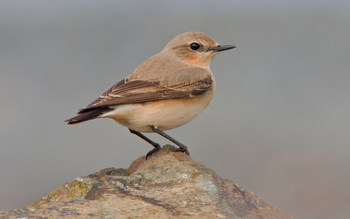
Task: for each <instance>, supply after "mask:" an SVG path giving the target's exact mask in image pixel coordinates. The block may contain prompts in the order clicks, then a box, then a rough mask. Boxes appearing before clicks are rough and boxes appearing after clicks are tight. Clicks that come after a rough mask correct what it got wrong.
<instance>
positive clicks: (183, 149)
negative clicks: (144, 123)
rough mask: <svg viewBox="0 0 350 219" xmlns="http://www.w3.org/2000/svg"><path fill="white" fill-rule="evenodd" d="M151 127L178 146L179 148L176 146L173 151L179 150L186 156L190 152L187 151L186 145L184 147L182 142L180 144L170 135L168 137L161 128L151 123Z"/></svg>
mask: <svg viewBox="0 0 350 219" xmlns="http://www.w3.org/2000/svg"><path fill="white" fill-rule="evenodd" d="M151 129H152V130H153V131H154V132H155V133H157V134H159V135H161V136H163V137H164V138H166V139H168V140H169V141H172V142H174V143H175V144H176V145H177V146H179V148H176V149H174V150H173V151H181V152H184V153H185V154H187V155H188V156H190V152H188V150H187V147H186V146H185V145H184V144H182V143H180V142H178V141H176V140H175V139H173V138H172V137H170V136H169V135H167V134H166V133H165V132H163V131H162V130H160V129H158V128H157V127H156V126H154V125H151Z"/></svg>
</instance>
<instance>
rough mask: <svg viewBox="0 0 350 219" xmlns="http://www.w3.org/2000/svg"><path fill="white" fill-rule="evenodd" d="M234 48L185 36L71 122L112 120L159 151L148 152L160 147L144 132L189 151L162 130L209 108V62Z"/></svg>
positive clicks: (194, 34)
mask: <svg viewBox="0 0 350 219" xmlns="http://www.w3.org/2000/svg"><path fill="white" fill-rule="evenodd" d="M232 48H234V46H222V45H219V44H218V43H217V42H215V41H214V40H213V39H212V38H211V37H209V36H208V35H206V34H204V33H200V32H188V33H183V34H180V35H178V36H176V37H175V38H174V39H173V40H171V41H170V42H169V43H168V44H167V45H166V46H165V48H164V49H163V50H162V51H161V52H160V53H158V54H156V55H154V56H152V57H150V58H149V59H147V60H146V61H144V62H143V63H142V64H140V65H139V66H138V67H137V68H136V69H135V70H134V71H133V72H132V73H131V74H130V75H128V76H127V77H126V78H125V79H123V80H122V81H120V82H118V83H117V84H115V85H114V86H112V87H111V88H110V89H108V90H107V91H106V92H105V93H103V94H102V95H101V96H100V97H99V98H97V99H96V100H95V101H93V102H92V103H91V104H89V105H88V106H86V107H84V108H82V109H80V110H79V111H78V116H76V117H73V118H71V119H68V120H66V122H67V123H68V124H76V123H80V122H84V121H87V120H91V119H95V118H111V119H113V120H115V121H116V122H118V123H119V124H121V125H124V126H126V127H128V128H129V129H130V131H131V132H132V133H133V134H137V135H138V136H140V137H141V138H143V139H145V140H146V141H148V142H149V143H151V144H152V145H153V146H154V147H155V149H154V150H152V151H151V152H150V153H149V154H148V155H150V154H151V153H153V152H154V151H156V150H158V149H159V148H160V146H159V145H158V144H157V143H155V142H152V141H151V140H149V139H148V138H146V137H145V136H143V135H142V134H141V133H139V132H157V133H158V134H161V135H163V136H164V137H166V138H168V139H169V140H171V141H173V142H174V143H176V144H177V145H178V146H179V147H180V149H179V150H180V151H183V152H186V153H188V151H187V149H186V147H185V146H184V145H182V144H181V143H179V142H177V141H176V140H175V139H172V138H171V137H170V136H168V135H166V134H165V133H164V132H163V131H165V130H169V129H173V128H177V127H179V126H182V125H184V124H186V123H187V122H189V121H191V120H192V119H193V118H195V117H196V116H197V115H198V114H199V113H200V112H201V111H203V110H204V109H205V108H206V107H207V106H208V104H209V103H210V101H211V99H212V98H213V94H214V90H215V79H214V76H213V74H212V72H211V71H210V67H209V66H210V62H211V61H212V59H213V58H214V56H215V55H216V54H217V53H218V52H220V51H223V50H228V49H232Z"/></svg>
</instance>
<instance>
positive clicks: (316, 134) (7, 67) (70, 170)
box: [0, 0, 350, 218]
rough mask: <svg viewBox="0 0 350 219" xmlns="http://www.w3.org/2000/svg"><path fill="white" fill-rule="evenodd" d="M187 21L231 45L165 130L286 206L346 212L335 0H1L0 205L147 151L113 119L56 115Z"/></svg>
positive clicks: (307, 214)
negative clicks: (204, 104)
mask: <svg viewBox="0 0 350 219" xmlns="http://www.w3.org/2000/svg"><path fill="white" fill-rule="evenodd" d="M186 31H201V32H205V33H207V34H209V35H210V36H212V37H213V38H214V39H215V40H216V41H218V42H219V43H222V44H234V45H236V46H237V48H235V49H234V50H230V51H227V52H223V53H221V54H219V55H218V56H217V57H216V58H215V60H214V61H213V63H212V65H211V69H212V71H213V72H214V74H215V76H216V80H217V89H216V93H215V97H214V100H213V101H212V103H211V105H210V106H209V108H208V109H207V110H205V111H204V112H203V113H202V114H201V115H200V116H199V117H197V118H196V119H195V120H193V121H192V122H191V123H189V124H187V125H185V126H183V127H181V128H178V129H175V130H172V131H169V132H168V133H169V134H170V135H171V136H173V137H174V138H176V139H178V140H179V141H181V142H183V143H185V144H186V145H188V146H189V149H190V152H191V155H192V158H193V159H194V160H197V161H199V162H201V163H203V164H204V165H206V166H208V167H209V168H211V169H213V170H214V171H216V172H217V174H218V175H219V176H221V177H223V178H226V179H229V180H233V181H235V182H237V183H239V184H240V185H241V186H242V187H243V188H246V189H249V190H251V191H252V192H254V193H256V194H258V195H259V196H260V197H261V198H262V199H264V200H266V201H268V202H270V203H272V204H274V205H276V206H278V207H279V208H281V209H283V210H284V211H286V212H288V213H290V214H292V215H294V216H295V217H297V218H347V217H348V215H349V214H350V210H349V209H350V189H349V184H350V171H349V166H350V147H349V146H350V138H349V136H350V135H349V132H350V86H349V82H350V71H349V70H350V60H349V57H350V1H346V0H343V1H342V0H335V1H322V0H321V1H320V0H317V1H316V0H309V1H301V0H296V1H277V0H266V1H259V0H252V1H243V0H241V1H221V0H217V1H199V0H196V1H183V0H180V1H162V0H153V1H147V2H146V1H90V0H84V1H83V0H77V1H68V0H60V1H45V0H33V1H13V0H11V1H10V0H8V1H6V0H5V1H1V6H0V102H1V107H0V121H1V122H0V176H1V177H0V210H8V209H13V208H21V207H23V206H25V205H27V204H29V203H31V202H33V201H35V200H37V199H39V198H41V197H42V196H44V195H46V194H47V193H49V192H50V191H52V190H53V189H55V188H57V187H58V186H60V185H62V184H63V183H65V182H69V181H71V180H73V179H74V178H75V177H78V176H85V175H88V174H90V173H93V172H95V171H98V170H100V169H102V168H106V167H117V168H119V167H123V168H126V167H128V165H129V164H130V163H131V162H132V161H133V160H135V159H136V158H138V157H139V156H141V155H145V154H146V153H147V152H148V151H149V150H150V149H151V147H150V145H148V144H147V143H146V142H144V141H143V140H141V139H140V138H138V137H136V136H133V135H132V134H129V131H128V129H127V128H125V127H122V126H119V125H117V124H115V123H114V122H113V121H112V120H103V119H101V120H95V121H91V122H88V123H83V124H80V125H77V126H67V125H66V124H65V123H64V122H63V121H64V120H65V119H67V118H70V117H72V116H74V115H75V112H74V110H75V109H77V108H80V107H83V106H85V105H86V104H88V103H90V102H91V101H92V100H94V99H95V98H97V97H98V96H99V95H100V94H101V93H102V92H104V91H105V90H106V89H108V88H109V87H110V86H112V85H113V84H114V83H115V82H117V81H119V80H120V79H122V78H124V77H125V76H126V75H127V74H129V73H130V72H132V71H133V69H134V68H135V67H137V65H139V64H140V63H141V62H142V61H144V60H145V59H146V58H148V57H149V56H151V55H153V54H155V53H157V52H159V51H160V50H161V49H162V48H163V47H164V46H165V45H166V44H167V43H168V41H169V40H171V39H172V38H173V37H174V36H176V35H177V34H179V33H182V32H186ZM148 136H149V137H150V138H152V139H154V140H156V141H158V142H159V143H161V144H167V143H169V142H168V141H166V140H164V139H163V138H159V137H158V136H156V135H155V134H148Z"/></svg>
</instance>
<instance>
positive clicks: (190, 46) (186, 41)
mask: <svg viewBox="0 0 350 219" xmlns="http://www.w3.org/2000/svg"><path fill="white" fill-rule="evenodd" d="M233 48H235V46H233V45H220V44H219V43H217V42H216V41H215V40H214V39H213V38H211V37H210V36H208V35H207V34H205V33H201V32H186V33H182V34H180V35H178V36H176V37H175V38H174V39H172V40H171V41H170V42H169V43H168V44H167V45H166V46H165V48H164V49H163V52H168V53H170V54H172V55H174V56H176V57H177V58H179V59H181V60H182V61H183V62H184V63H186V64H189V65H191V66H195V67H200V68H209V66H210V62H211V60H212V59H213V58H214V56H215V55H216V54H218V52H221V51H224V50H229V49H233Z"/></svg>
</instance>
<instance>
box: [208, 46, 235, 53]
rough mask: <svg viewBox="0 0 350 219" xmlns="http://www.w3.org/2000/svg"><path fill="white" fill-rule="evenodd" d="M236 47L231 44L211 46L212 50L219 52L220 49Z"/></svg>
mask: <svg viewBox="0 0 350 219" xmlns="http://www.w3.org/2000/svg"><path fill="white" fill-rule="evenodd" d="M233 48H236V47H235V46H233V45H218V46H217V47H215V48H213V51H214V52H221V51H225V50H229V49H233Z"/></svg>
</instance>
